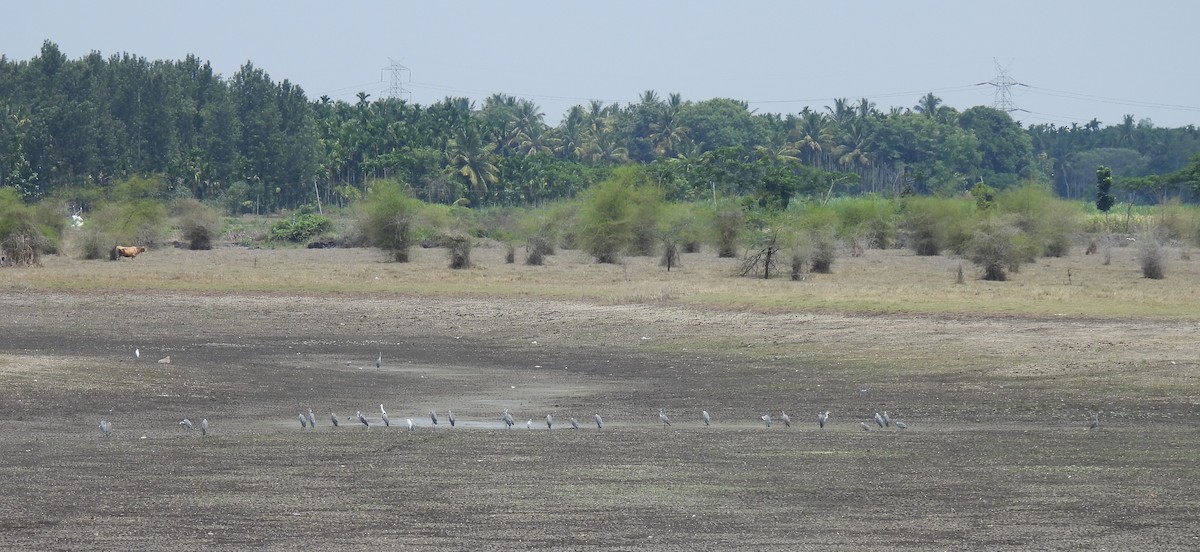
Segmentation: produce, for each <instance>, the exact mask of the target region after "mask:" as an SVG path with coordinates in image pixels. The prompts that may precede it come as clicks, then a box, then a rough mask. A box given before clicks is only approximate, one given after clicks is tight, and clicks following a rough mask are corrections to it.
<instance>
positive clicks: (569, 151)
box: [554, 105, 586, 159]
mask: <svg viewBox="0 0 1200 552" xmlns="http://www.w3.org/2000/svg"><path fill="white" fill-rule="evenodd" d="M584 119H585V115H584V112H583V107H582V106H578V105H577V106H574V107H572V108H571V110H570V111H568V112H567V116H566V118H564V119H563V122H562V124H561V125H560V126H559V127H558V128H557V129H555V131H556V132H555V135H556V137H557V144H556V145H555V147H554V153H556V154H558V156H559V157H561V158H564V159H577V158H579V157H582V156H583V147H584V132H585V130H586V129H585V123H584Z"/></svg>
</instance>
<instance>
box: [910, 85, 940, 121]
mask: <svg viewBox="0 0 1200 552" xmlns="http://www.w3.org/2000/svg"><path fill="white" fill-rule="evenodd" d="M941 104H942V99H941V98H939V97H937V96H934V95H933V92H930V93H928V94H926V95H924V96H921V99H920V101H918V102H917V105H916V106H915V107H913V111H916V112H917V113H922V114H924V115H925V116H926V117H929V118H931V119H932V118H934V117H935V116H936V115H937V113H938V106H939V105H941Z"/></svg>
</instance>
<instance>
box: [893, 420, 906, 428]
mask: <svg viewBox="0 0 1200 552" xmlns="http://www.w3.org/2000/svg"><path fill="white" fill-rule="evenodd" d="M896 429H908V424H906V423H904V422H902V421H900V420H896Z"/></svg>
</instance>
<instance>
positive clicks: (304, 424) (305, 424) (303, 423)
mask: <svg viewBox="0 0 1200 552" xmlns="http://www.w3.org/2000/svg"><path fill="white" fill-rule="evenodd" d="M306 427H308V418H305V417H304V413H303V412H301V413H300V429H304V428H306Z"/></svg>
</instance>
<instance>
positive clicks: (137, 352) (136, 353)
mask: <svg viewBox="0 0 1200 552" xmlns="http://www.w3.org/2000/svg"><path fill="white" fill-rule="evenodd" d="M133 358H142V350H141V349H139V348H137V347H134V348H133Z"/></svg>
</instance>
